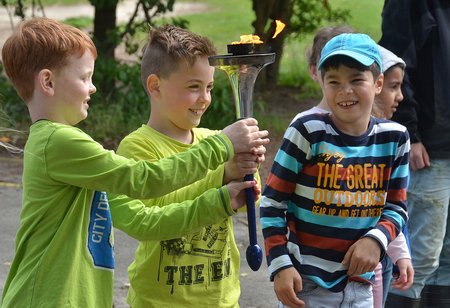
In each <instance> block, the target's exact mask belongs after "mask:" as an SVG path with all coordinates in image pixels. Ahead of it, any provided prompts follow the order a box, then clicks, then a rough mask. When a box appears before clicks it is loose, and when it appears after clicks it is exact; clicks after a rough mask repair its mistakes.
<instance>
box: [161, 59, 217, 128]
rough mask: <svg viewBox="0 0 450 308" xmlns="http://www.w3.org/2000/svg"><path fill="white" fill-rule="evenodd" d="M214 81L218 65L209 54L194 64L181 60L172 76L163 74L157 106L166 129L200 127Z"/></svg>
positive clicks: (209, 101)
mask: <svg viewBox="0 0 450 308" xmlns="http://www.w3.org/2000/svg"><path fill="white" fill-rule="evenodd" d="M213 85H214V67H211V66H210V65H209V62H208V58H207V57H200V58H198V59H197V60H196V61H195V63H194V65H192V66H188V65H187V64H185V63H183V64H180V66H179V68H178V70H177V71H175V72H173V73H172V74H171V75H170V76H169V77H168V78H161V79H160V84H159V89H160V94H161V96H160V100H159V102H158V107H157V108H158V113H159V118H160V121H159V126H161V125H162V126H164V129H162V130H163V131H165V132H167V131H189V130H191V129H192V128H194V127H197V126H198V125H199V124H200V120H201V118H202V115H203V114H204V113H205V112H206V110H207V109H208V107H209V105H210V104H211V90H212V88H213ZM161 120H162V121H161Z"/></svg>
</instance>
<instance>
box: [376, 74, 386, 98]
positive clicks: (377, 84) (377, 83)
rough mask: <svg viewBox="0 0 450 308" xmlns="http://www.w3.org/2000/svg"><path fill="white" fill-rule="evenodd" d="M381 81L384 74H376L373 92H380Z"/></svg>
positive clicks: (381, 87)
mask: <svg viewBox="0 0 450 308" xmlns="http://www.w3.org/2000/svg"><path fill="white" fill-rule="evenodd" d="M383 82H384V75H383V73H381V74H380V76H378V78H377V80H375V93H376V94H380V93H381V90H383Z"/></svg>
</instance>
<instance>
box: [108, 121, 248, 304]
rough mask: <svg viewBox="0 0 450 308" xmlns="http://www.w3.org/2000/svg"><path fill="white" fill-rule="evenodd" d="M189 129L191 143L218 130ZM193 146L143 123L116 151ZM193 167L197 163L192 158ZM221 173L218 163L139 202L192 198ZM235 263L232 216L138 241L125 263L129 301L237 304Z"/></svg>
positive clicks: (151, 155)
mask: <svg viewBox="0 0 450 308" xmlns="http://www.w3.org/2000/svg"><path fill="white" fill-rule="evenodd" d="M192 132H193V137H194V138H193V139H194V141H193V144H196V143H198V142H199V141H200V140H202V139H203V138H206V137H207V136H209V135H212V134H216V133H217V132H216V131H212V130H208V129H202V128H194V129H193V130H192ZM191 146H192V145H189V144H184V143H181V142H179V141H177V140H174V139H172V138H170V137H168V136H166V135H164V134H161V133H159V132H158V131H156V130H154V129H152V128H150V127H148V126H147V125H143V126H142V127H140V128H139V129H137V130H136V131H134V132H133V133H131V134H130V135H128V136H127V137H126V138H125V139H124V140H122V142H121V144H120V145H119V148H118V153H119V154H120V155H124V156H125V157H130V158H134V159H146V160H150V161H157V160H160V159H162V158H163V157H167V156H170V155H173V154H176V153H180V152H184V151H186V150H188V149H189V148H190V147H191ZM191 168H192V169H195V168H196V166H195V163H194V164H193V165H192V166H191ZM168 172H170V170H168ZM223 173H224V167H223V165H222V166H221V167H219V168H217V169H216V170H214V171H210V172H209V173H208V174H207V176H206V177H205V178H204V179H202V180H200V181H197V182H195V183H194V184H191V185H189V186H187V187H184V188H182V189H179V190H177V191H175V192H172V193H169V194H167V195H165V196H163V197H159V198H155V199H149V200H143V202H144V203H145V204H146V205H147V206H149V207H155V206H165V205H167V204H171V203H174V202H180V201H183V200H190V199H193V198H195V197H196V196H197V195H199V194H201V193H203V192H204V191H206V190H208V189H210V188H212V187H220V186H222V181H223ZM177 176H179V177H185V176H189V175H188V174H177ZM113 219H114V213H113ZM239 269H240V255H239V250H238V248H237V246H236V243H235V240H234V233H233V224H232V219H231V218H227V219H224V220H223V221H222V222H220V223H216V224H212V225H209V226H206V227H204V228H200V229H198V230H196V231H194V232H190V233H186V234H185V235H184V236H183V237H179V238H175V239H172V240H168V241H141V242H140V243H139V246H138V248H137V251H136V257H135V260H134V262H133V263H132V264H131V265H130V266H129V268H128V274H129V279H130V283H131V287H130V290H129V294H128V303H129V304H130V306H132V307H133V308H141V307H146V308H148V307H238V300H239V296H240V284H239Z"/></svg>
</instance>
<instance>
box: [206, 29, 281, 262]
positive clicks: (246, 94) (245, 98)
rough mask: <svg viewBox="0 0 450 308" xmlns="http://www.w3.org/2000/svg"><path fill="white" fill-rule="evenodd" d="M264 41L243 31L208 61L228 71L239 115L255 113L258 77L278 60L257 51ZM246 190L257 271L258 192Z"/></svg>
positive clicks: (251, 256) (259, 253)
mask: <svg viewBox="0 0 450 308" xmlns="http://www.w3.org/2000/svg"><path fill="white" fill-rule="evenodd" d="M277 24H278V22H277ZM279 31H281V30H279ZM279 31H278V32H279ZM274 36H275V35H274ZM261 43H262V41H260V40H259V37H258V36H256V35H251V34H250V35H242V36H241V41H240V42H234V43H232V44H229V45H227V50H228V54H227V55H217V56H211V57H209V64H210V65H211V66H214V67H217V68H219V69H220V70H223V71H225V73H226V74H227V76H228V79H229V81H230V83H231V88H232V91H233V97H234V102H235V107H236V117H237V119H242V118H248V117H252V116H253V102H252V97H253V89H254V86H255V81H256V77H257V76H258V73H259V72H260V71H261V70H262V69H263V68H264V67H265V66H267V65H269V64H271V63H273V62H274V61H275V53H257V52H254V50H255V44H261ZM253 179H254V178H253V174H248V175H246V176H245V178H244V180H245V181H253ZM245 193H246V203H247V220H248V235H249V242H250V243H249V246H248V247H247V250H246V258H247V263H248V265H249V267H250V268H251V269H252V270H253V271H257V270H258V269H259V267H260V266H261V263H262V257H263V253H262V249H261V247H259V245H258V241H257V236H256V215H255V195H254V191H253V188H247V189H246V192H245Z"/></svg>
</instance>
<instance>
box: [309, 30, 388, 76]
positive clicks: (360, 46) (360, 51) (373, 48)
mask: <svg viewBox="0 0 450 308" xmlns="http://www.w3.org/2000/svg"><path fill="white" fill-rule="evenodd" d="M337 55H343V56H348V57H350V58H352V59H354V60H356V61H358V62H359V63H361V64H362V65H364V66H370V65H372V64H373V63H374V62H375V63H376V64H378V66H379V67H380V71H381V70H382V69H383V68H382V64H381V55H380V51H379V49H378V45H377V43H375V41H374V40H372V39H371V38H370V36H368V35H367V34H363V33H343V34H339V35H337V36H335V37H333V38H332V39H331V40H329V41H328V43H326V44H325V46H324V47H323V49H322V52H321V54H320V60H319V65H318V68H319V70H320V68H321V67H322V65H323V63H324V62H325V61H326V60H328V59H329V58H331V57H333V56H337Z"/></svg>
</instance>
